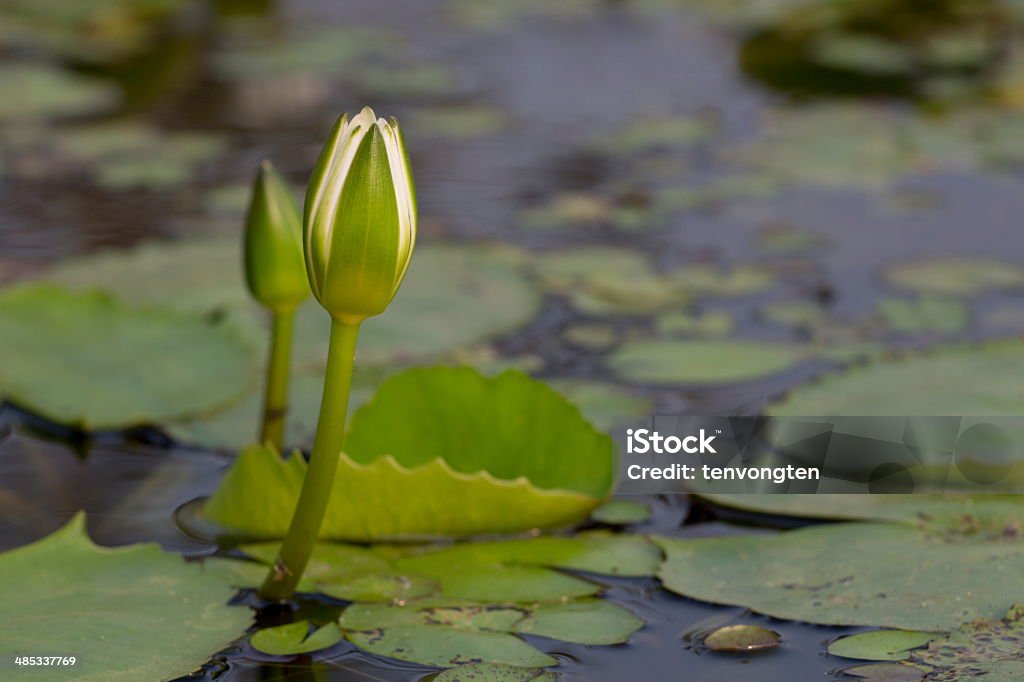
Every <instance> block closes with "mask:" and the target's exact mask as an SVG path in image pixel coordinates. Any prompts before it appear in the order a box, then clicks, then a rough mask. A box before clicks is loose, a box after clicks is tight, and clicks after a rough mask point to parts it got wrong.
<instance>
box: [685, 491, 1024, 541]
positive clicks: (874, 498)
mask: <svg viewBox="0 0 1024 682" xmlns="http://www.w3.org/2000/svg"><path fill="white" fill-rule="evenodd" d="M704 497H706V498H707V499H710V500H711V501H712V502H714V503H715V504H720V505H723V506H726V507H733V508H736V509H744V510H747V511H753V512H758V513H762V514H774V515H779V516H793V517H799V518H806V519H833V520H842V521H887V522H890V523H902V524H906V525H910V526H914V527H917V528H921V529H930V530H934V531H938V532H942V533H949V532H956V533H962V534H965V535H989V536H992V537H998V536H1007V537H1013V536H1014V535H1015V534H1016V531H1015V529H1016V528H1018V527H1019V526H1020V524H1021V523H1022V522H1024V498H1022V497H1021V496H1019V495H996V494H989V493H983V494H979V495H964V494H960V495H958V494H952V493H950V494H944V495H927V494H917V495H840V494H832V495H830V494H821V495H756V494H750V495H705V496H704Z"/></svg>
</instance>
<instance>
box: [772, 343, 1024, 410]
mask: <svg viewBox="0 0 1024 682" xmlns="http://www.w3.org/2000/svg"><path fill="white" fill-rule="evenodd" d="M1022 381H1024V342H1021V341H1019V340H1016V339H1015V340H1010V341H1001V342H996V343H990V344H987V345H984V346H958V347H954V348H948V349H943V350H938V351H934V352H932V353H924V354H918V355H907V356H904V357H900V358H895V359H891V360H883V361H880V362H876V363H874V364H870V365H866V366H863V367H856V368H853V369H850V370H848V371H846V372H842V373H838V374H832V375H828V376H826V377H825V378H823V379H822V380H821V381H819V382H817V383H812V384H808V385H806V386H803V387H800V388H798V389H796V390H794V391H793V392H791V393H790V394H789V395H788V396H786V397H785V398H784V399H783V400H782V401H780V402H776V403H774V404H772V405H769V407H768V412H769V413H770V414H773V415H778V416H794V417H795V416H802V417H807V416H815V415H844V414H845V415H858V416H884V415H950V414H954V415H965V416H987V417H993V416H1000V415H1006V416H1012V415H1016V414H1020V409H1021V401H1020V386H1021V382H1022Z"/></svg>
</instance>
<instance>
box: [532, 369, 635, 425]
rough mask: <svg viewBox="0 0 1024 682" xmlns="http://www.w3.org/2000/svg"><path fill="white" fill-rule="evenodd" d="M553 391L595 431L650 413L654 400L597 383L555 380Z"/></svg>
mask: <svg viewBox="0 0 1024 682" xmlns="http://www.w3.org/2000/svg"><path fill="white" fill-rule="evenodd" d="M551 388H553V389H555V390H556V391H558V392H559V393H561V394H562V395H564V396H565V397H566V398H568V399H569V401H570V402H571V403H572V404H573V405H576V406H577V407H578V408H580V412H582V413H583V416H584V417H586V418H587V419H589V420H590V421H591V422H592V423H593V424H594V426H596V427H597V428H599V429H604V430H607V429H610V428H612V427H614V426H617V425H619V424H621V423H623V422H624V421H627V420H629V419H632V418H634V417H642V416H644V415H647V414H650V413H651V410H652V409H653V408H654V401H653V400H652V399H651V398H649V397H647V396H644V395H640V394H638V393H636V392H635V391H633V390H631V389H629V388H625V387H622V386H616V385H615V384H608V383H604V382H600V381H579V380H575V379H555V380H553V381H551Z"/></svg>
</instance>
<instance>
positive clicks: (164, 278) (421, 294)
mask: <svg viewBox="0 0 1024 682" xmlns="http://www.w3.org/2000/svg"><path fill="white" fill-rule="evenodd" d="M239 239H241V237H239V238H238V239H216V240H208V239H207V240H203V239H195V240H189V241H182V242H175V243H150V244H147V245H143V246H140V247H136V248H134V249H130V250H119V251H111V252H106V253H101V254H95V255H89V256H84V257H81V258H76V259H74V260H72V261H68V262H67V263H65V264H62V265H61V266H59V267H57V268H55V269H54V270H52V271H50V272H49V273H47V274H46V275H45V278H46V279H47V281H54V282H58V283H60V284H63V285H65V286H70V287H74V288H87V289H104V290H106V291H110V292H112V293H115V294H117V295H118V296H119V297H122V298H124V300H127V301H130V302H133V303H139V304H146V305H150V304H154V305H161V306H169V307H175V308H179V309H184V310H188V311H190V312H191V311H196V312H203V313H209V314H218V315H221V316H224V315H226V316H227V317H228V318H229V320H233V321H235V322H236V323H237V324H238V325H239V327H240V328H242V329H243V330H245V331H246V332H247V333H248V334H249V335H250V336H251V337H252V338H253V341H254V342H260V343H263V342H265V339H266V337H267V332H266V331H265V330H264V328H263V320H264V315H262V314H261V311H259V309H258V308H257V307H256V306H255V304H254V303H253V302H252V301H251V300H250V297H249V295H248V293H247V290H246V287H245V283H244V279H243V274H242V263H241V260H240V257H239V255H238V254H239V253H240V252H239V249H240V248H241V247H240V243H241V242H240V241H239ZM539 307H540V299H539V297H538V296H537V294H536V292H534V291H533V289H532V288H531V286H530V285H529V283H528V281H527V280H526V278H525V276H524V274H523V272H522V268H521V264H520V254H519V252H517V251H515V250H508V249H498V248H486V247H465V246H431V245H420V246H419V247H417V250H416V258H415V260H414V261H413V263H412V265H411V266H410V268H409V273H408V275H407V278H406V285H405V286H403V287H402V289H401V290H400V291H399V293H398V295H397V296H396V297H395V300H394V301H393V302H392V304H391V306H390V307H389V308H388V312H387V314H386V315H380V316H378V317H375V318H373V319H371V320H368V321H367V322H366V323H365V324H364V325H363V327H362V330H361V332H360V338H359V348H358V351H357V353H358V361H357V362H358V363H359V364H365V363H376V362H386V363H393V362H397V361H411V360H419V359H424V358H429V357H431V356H436V355H438V354H439V353H442V352H446V351H453V350H456V349H458V348H460V347H463V346H468V345H472V344H476V343H479V342H482V341H486V340H488V339H490V338H492V337H495V336H498V335H500V334H503V333H505V332H507V331H509V330H512V329H515V328H516V327H518V326H520V325H522V324H523V323H525V322H526V321H528V320H529V319H530V318H531V317H533V315H535V314H536V312H537V310H538V309H539ZM295 326H296V338H295V349H294V355H295V363H296V364H298V365H300V366H303V365H305V366H316V367H319V366H321V365H322V364H323V363H324V361H325V358H326V352H327V338H328V331H329V328H330V320H329V318H328V317H327V316H326V314H325V313H324V311H323V309H322V308H321V307H320V306H319V305H317V304H316V303H315V302H310V303H308V304H307V305H304V306H303V307H302V308H300V310H299V312H298V314H297V319H296V323H295Z"/></svg>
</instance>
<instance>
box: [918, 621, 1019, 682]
mask: <svg viewBox="0 0 1024 682" xmlns="http://www.w3.org/2000/svg"><path fill="white" fill-rule="evenodd" d="M1022 649H1024V607H1021V606H1019V605H1016V606H1013V607H1012V608H1011V609H1010V610H1009V611H1008V612H1007V613H1006V615H1005V616H1003V617H1002V618H993V619H985V618H979V619H977V620H974V621H973V622H970V623H966V624H964V625H962V626H961V627H960V628H959V629H957V630H955V631H954V632H952V633H950V634H949V636H947V637H944V638H942V639H936V640H935V641H933V642H932V643H931V644H929V645H928V648H927V649H921V650H915V651H913V652H911V654H910V658H908V659H907V663H909V664H910V665H912V666H916V667H918V668H922V669H924V670H927V671H928V674H927V675H925V679H926V680H931V681H934V682H954V681H956V682H959V681H961V680H977V681H979V682H980V681H982V680H984V682H1014V681H1015V680H1019V679H1021V676H1022V675H1024V658H1021V651H1022Z"/></svg>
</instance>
